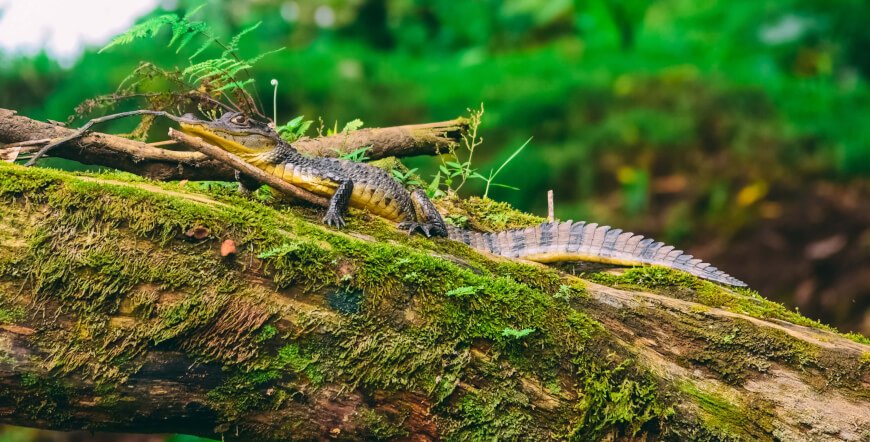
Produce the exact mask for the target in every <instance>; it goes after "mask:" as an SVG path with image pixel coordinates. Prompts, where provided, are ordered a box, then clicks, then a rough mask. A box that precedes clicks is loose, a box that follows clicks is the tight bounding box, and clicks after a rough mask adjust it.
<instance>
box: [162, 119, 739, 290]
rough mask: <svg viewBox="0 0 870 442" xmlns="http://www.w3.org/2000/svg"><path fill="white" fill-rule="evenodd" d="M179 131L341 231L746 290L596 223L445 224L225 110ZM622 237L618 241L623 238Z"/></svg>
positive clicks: (378, 177)
mask: <svg viewBox="0 0 870 442" xmlns="http://www.w3.org/2000/svg"><path fill="white" fill-rule="evenodd" d="M178 121H179V123H180V124H181V127H182V130H184V131H185V132H187V133H189V134H191V135H195V136H199V137H202V138H203V139H204V140H205V141H207V142H210V143H212V144H214V145H216V146H220V147H221V148H223V149H225V150H227V151H229V152H231V153H234V154H236V155H239V156H240V157H242V158H243V159H244V160H245V161H247V162H248V163H250V164H252V165H254V166H257V167H259V168H260V169H263V170H264V171H266V172H267V173H270V174H273V175H275V176H278V177H280V178H281V179H283V180H285V181H287V182H289V183H291V184H294V185H296V186H299V187H301V188H304V189H306V190H308V191H311V192H313V193H316V194H318V195H321V196H325V197H329V198H330V199H329V207H328V209H327V211H326V216H325V217H324V218H323V222H324V223H326V224H328V225H330V226H335V227H337V228H341V227H343V226H344V217H343V214H344V212H345V210H346V209H347V206H348V205H350V206H352V207H356V208H360V209H366V210H368V211H370V212H372V213H374V214H376V215H379V216H383V217H385V218H387V219H391V220H393V221H396V222H398V223H399V228H401V229H407V230H408V233H409V234H410V233H412V232H414V231H415V230H420V231H421V232H423V233H424V234H425V235H426V236H431V235H436V236H447V237H449V238H450V239H453V240H455V241H460V242H463V243H465V244H467V245H469V246H471V247H473V248H475V249H477V250H481V251H485V252H490V253H493V254H496V255H501V256H506V257H509V258H521V259H525V260H530V261H536V262H541V263H549V262H558V261H578V260H580V261H592V262H603V263H611V264H616V265H626V266H634V265H662V266H666V267H670V268H675V269H678V270H683V271H687V272H689V273H691V274H693V275H696V276H699V277H701V278H704V279H708V280H711V281H716V282H721V283H724V284H730V285H735V286H745V285H746V284H745V283H744V282H743V281H740V280H739V279H737V278H734V277H732V276H730V275H728V274H726V273H725V272H723V271H721V270H719V269H717V268H715V267H713V266H711V265H710V264H707V263H704V262H701V260H700V259H692V258H693V256H691V255H687V254H684V253H682V250H673V249H674V247H672V246H666V245H664V244H663V243H660V242H654V241H653V240H652V239H643V237H642V236H640V235H635V234H633V233H630V232H623V231H622V230H621V229H611V228H610V226H599V225H598V224H597V223H588V224H587V223H585V222H579V223H573V222H572V221H567V222H564V223H543V224H540V225H538V226H533V227H528V228H525V229H519V230H510V231H505V232H499V233H480V232H469V231H466V230H462V229H457V228H454V227H451V228H450V230H449V231H448V229H447V226H446V225H445V224H444V220H443V219H442V218H441V215H440V214H439V213H438V211H437V210H435V206H434V205H433V204H432V202H431V201H429V198H427V197H426V193H425V192H423V191H422V190H419V189H418V190H415V191H414V192H412V193H411V194H408V192H407V191H406V190H405V188H404V187H402V185H401V184H399V183H398V182H397V181H396V180H394V179H393V178H392V177H391V176H390V175H389V174H388V173H387V172H386V171H384V170H382V169H379V168H376V167H373V166H369V165H367V164H364V163H354V162H350V161H346V160H340V159H333V158H322V157H314V158H309V157H306V156H303V155H301V154H299V152H297V151H296V149H294V148H293V147H292V146H291V145H290V144H288V143H287V142H285V141H284V140H282V139H281V138H280V137H279V136H278V134H277V133H275V131H274V130H272V129H271V128H270V127H269V126H268V125H266V124H263V123H260V122H257V121H254V120H249V119H247V118H246V117H245V116H244V115H241V114H236V113H228V114H225V115H224V116H223V117H221V118H220V119H218V120H216V121H201V120H196V119H195V118H193V116H192V115H191V116H187V115H185V116H184V117H182V118H181V119H180V120H178ZM620 238H621V240H620Z"/></svg>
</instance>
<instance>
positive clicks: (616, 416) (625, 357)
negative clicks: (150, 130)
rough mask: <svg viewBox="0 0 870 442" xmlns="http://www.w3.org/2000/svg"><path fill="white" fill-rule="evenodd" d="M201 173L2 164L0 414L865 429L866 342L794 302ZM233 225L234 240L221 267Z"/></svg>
mask: <svg viewBox="0 0 870 442" xmlns="http://www.w3.org/2000/svg"><path fill="white" fill-rule="evenodd" d="M189 187H190V186H184V187H180V186H174V185H169V184H149V183H144V182H138V181H135V180H134V181H132V182H129V181H121V178H118V180H113V179H111V178H99V179H97V178H92V177H84V176H76V175H74V174H70V173H64V172H57V171H49V170H41V169H39V168H30V169H25V168H23V167H21V166H16V165H4V164H0V422H3V423H9V424H15V425H26V426H37V427H41V428H50V429H62V430H70V429H89V430H100V431H125V432H180V433H188V434H197V435H202V436H207V437H213V438H217V439H221V438H223V439H225V440H319V439H348V440H353V439H362V438H369V439H398V440H438V439H459V440H464V439H480V438H483V439H529V440H541V439H546V438H556V439H576V440H599V439H609V440H613V439H628V438H630V437H638V438H646V440H686V439H697V440H732V439H734V438H742V439H748V440H794V441H798V440H801V441H803V440H853V441H860V440H868V438H870V413H868V412H867V410H868V409H870V345H867V344H863V343H859V342H855V341H854V340H850V339H846V338H845V337H843V336H841V335H839V334H836V333H833V332H831V331H826V330H824V329H821V328H819V326H813V327H807V326H803V325H796V324H793V323H790V322H786V321H783V320H780V319H772V318H771V317H769V316H771V315H774V313H776V314H778V315H786V314H787V313H788V312H785V311H784V310H777V309H776V308H775V305H774V304H772V303H770V302H769V301H766V300H763V299H761V298H757V297H754V296H751V295H749V294H746V293H742V292H741V293H736V292H732V291H730V290H728V289H726V288H722V287H719V286H715V285H712V284H708V283H700V282H697V281H694V282H692V281H693V280H684V279H680V278H675V279H674V281H689V282H688V283H686V282H683V283H679V284H677V283H676V282H674V283H672V282H662V281H663V279H661V278H659V279H650V281H651V284H653V286H652V287H647V288H643V287H638V286H636V285H626V284H628V282H627V281H628V280H626V279H620V278H623V277H621V276H615V275H610V274H602V275H598V276H595V280H596V281H600V282H607V283H608V284H615V285H617V286H619V284H622V286H621V287H622V288H615V287H608V286H603V285H598V284H596V283H592V282H590V281H583V280H580V279H578V278H575V277H573V276H571V275H569V274H565V273H559V272H557V271H555V270H553V269H550V268H546V267H544V266H540V265H535V264H531V263H520V262H516V261H513V260H508V259H503V258H499V257H495V256H490V255H486V254H479V253H476V252H474V251H471V250H469V249H468V248H466V247H464V246H462V245H459V244H456V243H451V242H450V241H448V240H443V239H434V240H427V239H422V238H410V239H409V238H407V237H406V236H404V234H402V233H398V232H394V231H393V228H392V226H391V225H389V224H388V223H385V222H383V221H380V220H379V219H376V218H372V217H370V216H367V215H365V214H362V213H361V212H353V213H352V214H351V215H350V216H349V217H348V219H349V225H348V230H347V231H346V232H337V231H335V230H331V229H326V228H324V227H323V226H322V225H320V224H319V222H318V220H319V218H320V215H321V213H319V212H318V213H312V212H311V211H308V210H301V209H296V208H287V207H272V206H268V205H263V204H261V203H260V202H258V201H248V200H245V199H243V198H239V197H235V196H227V195H225V194H220V193H217V194H207V193H203V192H201V191H196V190H194V189H189ZM192 227H197V228H199V229H200V231H202V232H206V233H205V237H202V236H201V235H200V239H196V238H195V237H189V236H187V235H185V232H187V231H188V230H189V229H190V228H192ZM203 229H204V230H203ZM376 238H377V239H376ZM227 239H231V240H233V241H235V243H236V249H237V250H238V251H239V252H238V253H237V254H234V255H230V256H229V257H225V258H224V257H221V256H220V252H219V249H220V244H221V242H222V241H225V240H227ZM668 281H670V280H668ZM680 284H683V285H680ZM458 288H464V290H462V291H456V289H458ZM462 293H465V294H462ZM777 312H778V313H777ZM789 317H792V316H789ZM793 318H795V319H796V320H799V321H801V322H802V323H807V324H809V322H808V321H805V320H803V319H801V318H799V317H798V316H793ZM810 325H812V324H810ZM855 339H856V340H858V341H860V340H861V339H860V338H858V337H855Z"/></svg>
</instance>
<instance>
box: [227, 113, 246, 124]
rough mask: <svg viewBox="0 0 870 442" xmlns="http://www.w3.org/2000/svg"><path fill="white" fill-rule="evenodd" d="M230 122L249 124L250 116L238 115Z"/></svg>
mask: <svg viewBox="0 0 870 442" xmlns="http://www.w3.org/2000/svg"><path fill="white" fill-rule="evenodd" d="M230 122H231V123H233V124H238V125H241V126H244V125H246V124H248V117H246V116H244V115H236V116H235V117H233V118H232V119H231V120H230Z"/></svg>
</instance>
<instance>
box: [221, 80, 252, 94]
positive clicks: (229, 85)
mask: <svg viewBox="0 0 870 442" xmlns="http://www.w3.org/2000/svg"><path fill="white" fill-rule="evenodd" d="M253 82H254V79H253V78H249V79H247V80H245V81H242V82H241V83H236V82H232V83H227V84H225V85H223V86H221V87H219V88H217V89H215V92H221V91H225V90H231V91H234V90H237V89H243V88H244V87H245V86H247V85H249V84H251V83H253Z"/></svg>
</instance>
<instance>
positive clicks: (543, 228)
mask: <svg viewBox="0 0 870 442" xmlns="http://www.w3.org/2000/svg"><path fill="white" fill-rule="evenodd" d="M448 238H450V239H452V240H454V241H459V242H462V243H465V244H468V245H469V246H471V247H472V248H474V249H477V250H482V251H485V252H489V253H492V254H495V255H501V256H505V257H508V258H520V259H525V260H528V261H535V262H541V263H549V262H559V261H590V262H602V263H607V264H616V265H622V266H637V265H659V266H664V267H670V268H672V269H677V270H682V271H685V272H688V273H691V274H692V275H695V276H698V277H700V278H703V279H707V280H710V281H715V282H721V283H723V284H728V285H732V286H737V287H745V286H746V283H744V282H743V281H741V280H739V279H737V278H734V277H732V276H730V275H728V274H727V273H725V272H723V271H721V270H719V269H717V268H716V267H713V266H711V265H710V264H708V263H706V262H702V261H701V260H700V259H693V257H692V255H686V254H683V251H682V250H675V249H674V247H673V246H668V245H665V244H664V243H661V242H656V241H654V240H653V239H650V238H644V237H643V236H642V235H635V234H634V233H631V232H623V231H622V229H611V228H610V226H599V225H598V224H597V223H589V224H587V223H586V222H585V221H584V222H578V223H574V222H572V221H566V222H562V223H543V224H540V225H537V226H534V227H528V228H525V229H517V230H508V231H504V232H497V233H480V232H469V231H467V230H462V229H458V228H456V227H452V226H449V227H448Z"/></svg>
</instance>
